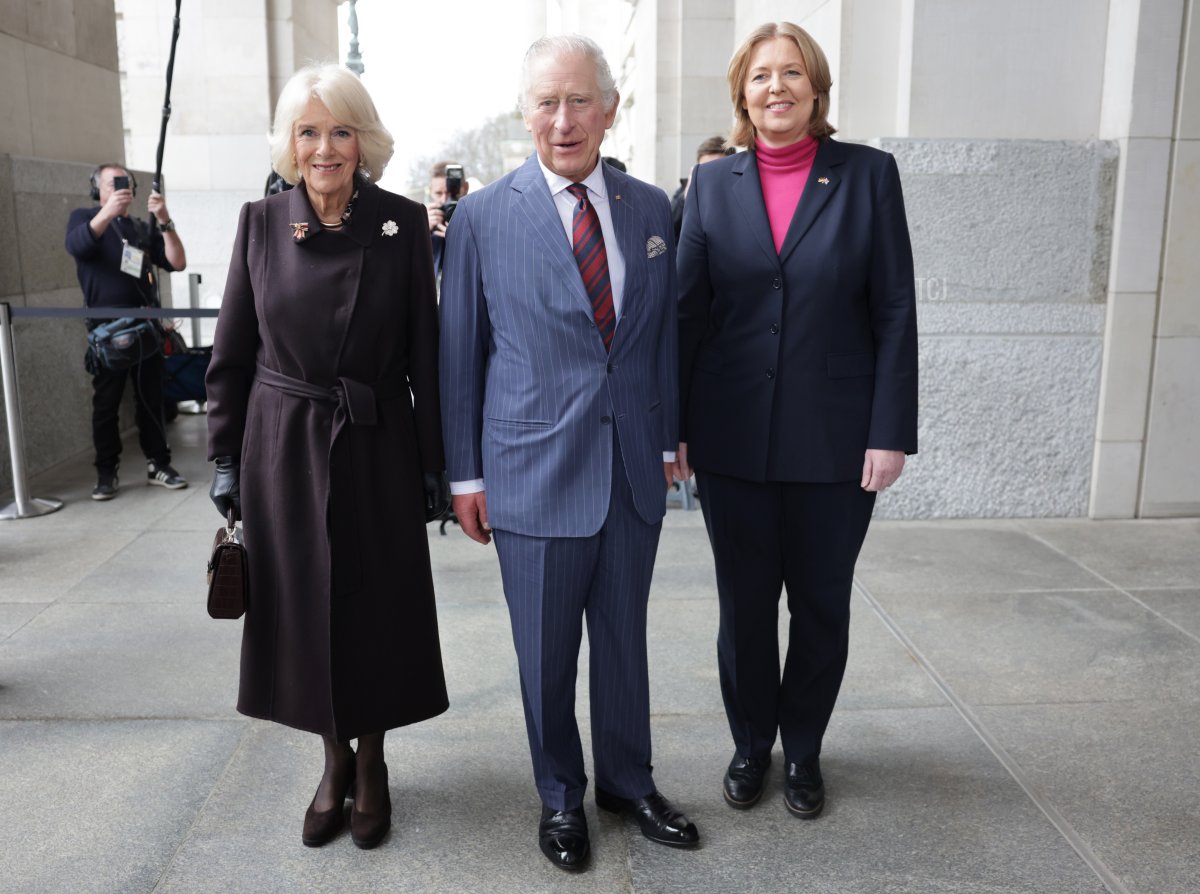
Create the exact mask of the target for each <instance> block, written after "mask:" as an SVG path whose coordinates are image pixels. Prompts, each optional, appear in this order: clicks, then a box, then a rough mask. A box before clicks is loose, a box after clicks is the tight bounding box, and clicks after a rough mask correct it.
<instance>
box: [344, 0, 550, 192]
mask: <svg viewBox="0 0 1200 894" xmlns="http://www.w3.org/2000/svg"><path fill="white" fill-rule="evenodd" d="M522 5H523V4H521V3H507V2H497V0H412V2H408V0H406V2H402V3H400V2H395V0H358V4H357V9H358V42H359V52H360V53H361V54H362V57H363V65H364V66H365V71H364V72H363V82H364V83H365V84H366V85H367V89H368V90H370V91H371V96H372V98H373V99H374V100H375V104H376V106H377V107H378V108H379V114H380V116H381V117H382V118H383V121H384V124H385V125H386V126H387V128H388V130H390V131H391V132H392V136H393V137H395V139H396V154H395V155H394V156H393V157H392V161H391V164H390V165H388V170H387V173H386V174H384V177H383V179H382V180H381V181H380V182H381V183H382V184H383V185H384V186H386V187H387V188H389V189H392V190H393V191H395V192H403V191H404V188H405V186H406V183H405V181H406V180H407V176H408V170H409V165H410V163H411V161H412V159H414V158H417V157H419V156H422V155H432V154H435V153H436V151H437V149H438V148H439V147H440V146H441V145H442V143H443V142H444V141H445V139H446V138H447V137H449V136H450V134H452V133H453V132H454V131H456V130H469V129H471V128H473V127H477V126H478V125H480V124H482V123H483V122H484V121H485V120H487V119H488V118H490V117H492V116H494V115H496V114H498V113H500V112H506V111H509V110H511V109H512V108H513V107H514V106H515V104H516V94H517V80H518V73H519V69H520V65H521V57H522V56H523V55H524V52H525V48H526V47H527V46H528V45H529V43H530V42H531V41H532V40H533V38H534V37H536V36H537V35H531V33H530V30H529V29H530V25H529V21H528V19H527V18H525V19H524V20H523V17H522V13H521V12H520V9H521V7H522ZM349 9H350V7H349V6H348V5H342V6H340V7H339V8H338V13H339V16H340V17H341V21H340V23H339V41H338V42H339V47H340V53H341V55H342V58H343V59H344V58H345V55H346V52H347V50H348V47H349V44H350V31H349V27H348V25H347V23H346V17H347V16H348V15H349Z"/></svg>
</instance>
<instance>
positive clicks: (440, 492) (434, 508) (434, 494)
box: [423, 472, 450, 522]
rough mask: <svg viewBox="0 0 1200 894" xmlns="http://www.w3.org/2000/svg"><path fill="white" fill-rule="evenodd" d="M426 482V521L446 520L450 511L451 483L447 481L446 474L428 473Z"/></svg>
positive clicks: (425, 477)
mask: <svg viewBox="0 0 1200 894" xmlns="http://www.w3.org/2000/svg"><path fill="white" fill-rule="evenodd" d="M423 480H424V482H425V521H427V522H431V521H437V520H438V519H440V518H445V517H446V513H448V512H449V511H450V482H449V481H447V480H446V473H445V472H426V473H425V475H424V479H423Z"/></svg>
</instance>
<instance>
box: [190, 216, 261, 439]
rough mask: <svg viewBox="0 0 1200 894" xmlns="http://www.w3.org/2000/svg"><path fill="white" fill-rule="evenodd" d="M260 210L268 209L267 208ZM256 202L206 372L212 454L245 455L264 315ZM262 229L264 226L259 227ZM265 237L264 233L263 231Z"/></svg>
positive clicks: (237, 248)
mask: <svg viewBox="0 0 1200 894" xmlns="http://www.w3.org/2000/svg"><path fill="white" fill-rule="evenodd" d="M259 213H262V212H261V211H260V212H259ZM253 225H254V207H253V206H252V205H251V204H249V203H247V204H245V205H243V206H242V213H241V216H240V218H239V219H238V229H237V237H236V238H235V239H234V242H233V256H232V258H231V259H230V261H229V276H228V278H227V279H226V280H225V295H224V297H223V298H222V299H221V311H220V313H219V314H218V315H217V331H216V335H215V336H214V337H213V353H212V360H211V361H210V362H209V365H208V373H207V374H206V375H205V377H204V386H205V389H206V391H207V393H208V458H209V459H210V460H211V459H215V458H216V457H218V456H241V453H242V435H243V434H244V433H245V430H246V407H247V406H248V404H249V402H250V387H251V386H252V385H253V384H254V369H255V365H256V363H257V357H258V343H259V336H258V314H257V312H256V311H255V307H254V286H253V281H252V279H251V277H250V264H249V257H248V252H249V247H250V243H251V234H250V230H251V228H252V227H253ZM259 229H260V230H261V227H260V228H259ZM260 236H261V233H260Z"/></svg>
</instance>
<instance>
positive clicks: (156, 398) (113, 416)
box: [66, 206, 186, 500]
mask: <svg viewBox="0 0 1200 894" xmlns="http://www.w3.org/2000/svg"><path fill="white" fill-rule="evenodd" d="M98 213H100V206H96V207H92V208H76V209H75V210H74V211H72V212H71V217H70V220H69V221H68V223H67V239H66V247H67V251H68V252H69V253H70V254H71V256H72V257H74V258H75V267H76V270H77V272H78V274H79V285H80V287H81V288H82V289H83V299H84V306H85V307H153V306H155V304H156V303H157V302H156V297H155V289H154V283H153V282H152V281H151V279H150V277H151V275H152V269H153V268H152V266H151V265H154V266H158V267H161V268H163V269H164V270H174V269H175V268H174V267H173V266H172V265H171V262H170V261H168V260H167V255H166V248H165V246H164V244H163V237H162V233H160V232H158V230H157V229H155V231H154V233H153V235H150V236H149V238H147V230H148V229H149V225H148V224H147V223H145V222H144V221H140V220H135V219H133V218H131V217H116V218H113V220H112V221H111V222H110V223H109V225H108V226H107V227H106V228H105V230H104V232H103V233H101V234H100V235H99V236H96V235H95V233H93V232H92V229H91V227H90V226H89V224H90V223H91V221H92V218H94V217H95V216H96V215H97V214H98ZM126 241H128V242H129V244H130V245H133V246H134V247H135V248H141V249H142V250H143V251H144V252H145V254H144V255H143V256H142V274H141V276H139V277H133V276H130V275H129V274H128V273H122V272H121V255H122V253H123V252H124V248H125V243H126ZM147 249H148V250H147ZM106 322H108V320H88V321H87V325H88V329H89V330H90V329H94V328H96V327H97V326H99V325H100V324H102V323H106ZM126 380H132V382H133V389H134V397H135V399H134V410H135V421H136V422H137V428H138V443H139V446H140V447H141V449H142V453H144V454H145V456H146V459H147V460H149V461H150V462H151V463H153V464H154V465H153V467H152V468H151V470H150V473H149V475H150V478H151V479H152V480H151V483H154V484H165V485H166V486H167V487H171V488H176V487H186V482H184V481H183V480H182V479H181V478H179V476H178V474H177V473H176V472H175V471H174V470H173V469H171V468H170V465H171V449H170V447H169V446H168V444H167V436H166V429H165V426H164V423H163V396H162V391H163V358H162V355H161V354H158V353H156V354H154V355H153V356H150V357H147V358H146V359H145V360H143V361H142V362H141V363H137V364H134V365H133V366H132V367H130V368H129V369H119V370H110V369H104V368H99V369H94V370H92V390H93V393H94V394H93V398H92V441H93V443H94V444H95V447H96V469H97V470H98V472H99V474H100V481H99V483H98V484H97V488H96V490H94V491H93V492H92V499H94V500H104V499H109V498H110V497H112V496H113V494H114V493H115V492H116V471H117V466H118V463H119V461H120V456H121V431H120V427H119V415H120V407H121V396H122V394H123V393H124V391H125V382H126ZM162 470H166V472H164V471H162ZM168 473H169V474H168ZM164 475H165V476H166V477H163V476H164ZM105 487H107V488H108V489H107V490H104V489H103V488H105Z"/></svg>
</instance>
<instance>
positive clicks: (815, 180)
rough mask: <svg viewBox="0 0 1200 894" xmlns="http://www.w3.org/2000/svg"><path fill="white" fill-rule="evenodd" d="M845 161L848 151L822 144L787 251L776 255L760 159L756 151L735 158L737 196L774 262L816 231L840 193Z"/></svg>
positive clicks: (790, 230) (732, 168) (756, 237)
mask: <svg viewBox="0 0 1200 894" xmlns="http://www.w3.org/2000/svg"><path fill="white" fill-rule="evenodd" d="M845 158H846V151H845V148H844V147H843V146H842V145H841V144H840V143H838V142H837V141H836V140H833V139H830V138H826V139H824V140H822V141H821V144H820V145H819V146H818V147H817V154H816V157H815V158H814V159H813V165H812V170H811V171H810V172H809V174H808V180H807V181H806V182H805V184H804V194H803V195H801V197H800V204H799V205H797V206H796V213H795V214H794V215H793V216H792V222H791V224H790V225H789V226H788V231H787V235H786V236H785V237H784V240H783V247H782V248H781V249H780V250H779V252H778V253H776V251H775V240H774V238H773V237H772V236H771V224H770V221H768V220H767V208H766V205H765V203H764V202H763V192H762V181H761V180H760V179H759V176H758V157H757V155H755V153H754V151H753V150H750V151H748V152H741V153H739V154H738V155H737V156H736V157H735V161H734V163H733V164H732V165H731V166H730V168H729V171H730V173H731V174H733V175H735V176H736V177H737V178H738V179H737V181H736V183H735V184H734V188H733V193H734V195H735V196H737V200H738V204H739V205H740V206H741V209H742V213H743V214H744V215H745V218H746V223H747V225H748V227H749V230H750V232H751V233H752V234H753V236H754V241H755V242H757V243H758V245H759V247H760V248H761V249H762V250H763V251H764V252H766V254H767V256H768V257H769V258H770V259H771V260H772V261H773V262H775V263H778V264H782V263H784V262H785V261H786V260H787V258H788V256H789V255H790V254H791V253H792V252H793V251H794V250H795V248H796V246H797V245H798V244H799V243H800V240H801V239H803V238H804V235H805V234H806V233H807V232H808V231H809V229H811V228H812V225H813V223H814V221H816V219H817V217H818V216H819V215H820V213H821V211H822V210H823V209H824V208H825V206H826V204H828V202H829V199H830V197H831V196H832V195H833V194H834V192H836V191H837V188H838V185H839V183H840V178H839V177H838V173H837V171H836V170H835V168H837V167H838V166H839V165H841V164H842V162H843V161H845Z"/></svg>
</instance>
